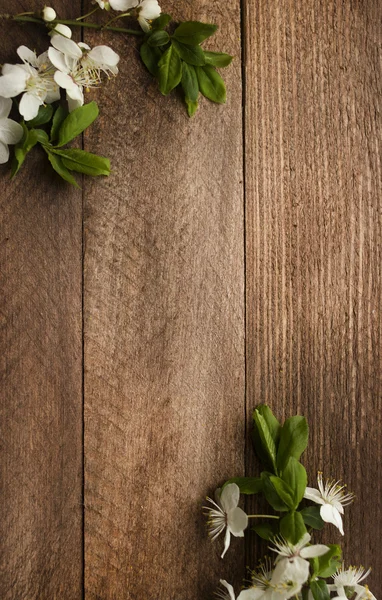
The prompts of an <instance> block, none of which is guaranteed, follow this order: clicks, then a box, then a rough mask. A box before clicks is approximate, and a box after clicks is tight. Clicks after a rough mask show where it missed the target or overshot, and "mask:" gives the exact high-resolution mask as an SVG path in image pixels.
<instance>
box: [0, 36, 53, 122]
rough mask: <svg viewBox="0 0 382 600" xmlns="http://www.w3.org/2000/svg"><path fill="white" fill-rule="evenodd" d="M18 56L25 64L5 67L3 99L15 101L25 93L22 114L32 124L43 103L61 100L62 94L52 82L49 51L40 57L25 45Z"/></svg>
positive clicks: (1, 83)
mask: <svg viewBox="0 0 382 600" xmlns="http://www.w3.org/2000/svg"><path fill="white" fill-rule="evenodd" d="M17 54H18V55H19V57H20V58H21V60H22V61H23V64H22V65H21V64H17V65H8V64H5V65H4V66H3V69H2V76H1V77H0V96H3V97H4V98H13V97H14V96H18V95H19V94H21V93H23V96H22V98H21V100H20V104H19V111H20V114H21V115H22V116H23V117H24V119H25V120H26V121H30V120H31V119H34V118H35V117H36V116H37V113H38V109H39V107H40V106H41V105H42V104H44V103H45V102H46V103H48V104H50V103H51V102H54V101H55V100H58V99H59V97H60V92H59V88H58V86H57V84H56V83H55V81H54V79H53V73H54V69H53V68H52V64H51V62H50V61H49V58H48V53H47V52H44V53H43V54H41V55H40V56H37V55H36V53H35V52H32V50H29V48H27V47H26V46H20V47H19V48H18V49H17Z"/></svg>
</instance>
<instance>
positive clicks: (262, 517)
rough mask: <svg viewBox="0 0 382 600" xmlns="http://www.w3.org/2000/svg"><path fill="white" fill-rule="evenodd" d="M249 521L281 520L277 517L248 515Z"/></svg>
mask: <svg viewBox="0 0 382 600" xmlns="http://www.w3.org/2000/svg"><path fill="white" fill-rule="evenodd" d="M247 517H248V519H279V518H280V517H278V516H277V515H247Z"/></svg>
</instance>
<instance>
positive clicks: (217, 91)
mask: <svg viewBox="0 0 382 600" xmlns="http://www.w3.org/2000/svg"><path fill="white" fill-rule="evenodd" d="M196 74H197V76H198V81H199V88H200V91H201V92H202V94H203V96H205V97H206V98H208V99H209V100H212V102H217V103H218V104H224V103H225V101H226V99H227V93H226V89H225V83H224V81H223V79H222V78H221V77H220V75H219V73H217V71H215V69H214V67H212V66H211V65H205V66H204V67H196Z"/></svg>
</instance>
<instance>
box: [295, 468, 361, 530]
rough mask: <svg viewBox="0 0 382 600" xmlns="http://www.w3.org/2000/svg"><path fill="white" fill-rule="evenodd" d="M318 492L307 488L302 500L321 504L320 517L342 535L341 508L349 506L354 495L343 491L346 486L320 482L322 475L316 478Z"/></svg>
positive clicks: (330, 481)
mask: <svg viewBox="0 0 382 600" xmlns="http://www.w3.org/2000/svg"><path fill="white" fill-rule="evenodd" d="M317 482H318V490H317V489H315V488H311V487H307V488H306V490H305V494H304V498H306V499H307V500H311V501H312V502H316V504H321V505H322V506H321V508H320V515H321V518H322V520H323V521H325V522H326V523H332V524H333V525H335V526H336V527H337V528H338V529H339V530H340V532H341V534H342V535H344V530H343V526H342V517H341V515H342V514H343V512H344V509H343V507H344V506H347V505H348V504H351V502H353V499H354V494H352V493H347V492H346V491H345V489H346V486H345V485H341V482H340V481H334V480H329V479H327V480H326V482H325V484H324V483H323V480H322V473H321V472H319V473H318V476H317Z"/></svg>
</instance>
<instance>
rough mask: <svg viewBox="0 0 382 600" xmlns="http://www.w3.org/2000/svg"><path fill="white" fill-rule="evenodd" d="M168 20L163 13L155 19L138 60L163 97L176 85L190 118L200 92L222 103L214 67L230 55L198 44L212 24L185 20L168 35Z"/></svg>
mask: <svg viewBox="0 0 382 600" xmlns="http://www.w3.org/2000/svg"><path fill="white" fill-rule="evenodd" d="M170 20H171V17H170V16H169V15H166V14H163V15H161V16H160V17H159V18H158V19H156V20H155V21H154V23H153V26H152V29H151V31H150V32H149V33H147V34H146V36H145V40H144V42H143V44H142V45H141V48H140V54H141V58H142V61H143V63H144V64H145V65H146V67H147V69H148V70H149V71H150V73H151V74H152V75H154V77H156V78H157V80H158V84H159V89H160V91H161V93H162V94H163V95H164V96H167V95H168V94H169V93H170V92H171V91H172V90H174V89H175V88H177V87H178V86H179V87H180V88H181V89H182V91H183V94H184V101H185V103H186V106H187V112H188V115H189V116H190V117H192V116H193V115H194V114H195V112H196V111H197V109H198V104H199V95H200V94H202V95H203V96H204V97H205V98H208V99H209V100H211V101H212V102H217V103H218V104H224V103H225V102H226V97H227V94H226V87H225V83H224V81H223V79H222V77H221V76H220V75H219V73H218V72H217V70H216V69H217V68H222V67H227V66H228V65H229V64H230V63H231V61H232V58H233V57H232V56H230V55H229V54H225V53H222V52H211V51H206V50H204V49H203V48H202V47H201V44H202V43H203V42H204V41H205V40H207V39H208V38H210V37H211V36H212V35H213V34H214V33H215V31H216V29H217V27H216V25H212V24H209V23H201V22H199V21H186V22H184V23H181V24H180V25H179V26H178V27H177V28H176V29H175V31H174V33H173V34H172V35H170V34H169V33H167V31H165V27H166V26H167V25H168V23H169V22H170Z"/></svg>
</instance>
